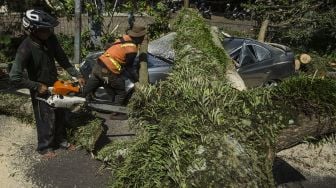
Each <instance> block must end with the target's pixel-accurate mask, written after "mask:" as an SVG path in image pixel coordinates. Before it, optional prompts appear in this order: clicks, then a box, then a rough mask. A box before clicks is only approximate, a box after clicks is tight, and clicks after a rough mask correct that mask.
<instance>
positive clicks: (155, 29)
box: [148, 3, 170, 39]
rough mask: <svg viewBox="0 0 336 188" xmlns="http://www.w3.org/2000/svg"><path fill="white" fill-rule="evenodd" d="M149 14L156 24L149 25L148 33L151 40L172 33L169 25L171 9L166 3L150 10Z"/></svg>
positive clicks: (158, 4)
mask: <svg viewBox="0 0 336 188" xmlns="http://www.w3.org/2000/svg"><path fill="white" fill-rule="evenodd" d="M148 12H149V14H150V15H151V16H153V17H154V23H152V24H150V25H149V28H148V33H149V37H150V38H151V39H156V38H159V37H160V36H161V35H162V34H165V33H168V32H169V31H170V29H169V27H168V25H169V8H168V7H167V5H165V4H164V3H157V4H156V7H155V8H154V9H153V8H150V9H149V10H148Z"/></svg>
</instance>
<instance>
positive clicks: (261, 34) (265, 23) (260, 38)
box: [258, 18, 269, 42]
mask: <svg viewBox="0 0 336 188" xmlns="http://www.w3.org/2000/svg"><path fill="white" fill-rule="evenodd" d="M268 24H269V19H268V18H267V19H265V20H264V21H263V23H262V24H261V28H260V31H259V35H258V41H260V42H265V36H266V32H267V27H268Z"/></svg>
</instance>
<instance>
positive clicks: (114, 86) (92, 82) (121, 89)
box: [83, 62, 126, 105]
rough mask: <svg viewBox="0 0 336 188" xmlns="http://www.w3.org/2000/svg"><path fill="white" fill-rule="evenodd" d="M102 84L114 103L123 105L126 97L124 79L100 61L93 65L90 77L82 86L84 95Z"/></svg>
mask: <svg viewBox="0 0 336 188" xmlns="http://www.w3.org/2000/svg"><path fill="white" fill-rule="evenodd" d="M101 86H103V87H104V89H105V90H106V92H107V93H108V94H109V95H110V96H111V97H112V101H111V102H112V103H113V104H114V105H123V104H124V101H125V99H126V90H125V79H124V78H123V77H122V76H121V75H117V74H114V73H112V72H111V71H109V70H108V69H107V68H106V67H105V66H104V65H103V64H102V63H98V62H97V63H96V64H95V65H94V66H93V69H92V73H91V75H90V78H89V79H88V80H87V83H86V85H85V86H84V88H83V94H84V96H87V95H89V94H91V93H93V92H95V91H96V90H97V89H98V88H99V87H101Z"/></svg>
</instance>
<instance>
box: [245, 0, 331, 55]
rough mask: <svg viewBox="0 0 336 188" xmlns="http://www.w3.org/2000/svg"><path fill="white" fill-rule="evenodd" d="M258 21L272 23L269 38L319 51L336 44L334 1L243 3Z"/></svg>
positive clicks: (323, 52)
mask: <svg viewBox="0 0 336 188" xmlns="http://www.w3.org/2000/svg"><path fill="white" fill-rule="evenodd" d="M247 6H248V7H249V8H250V9H251V10H252V11H253V12H254V13H255V14H256V19H257V20H258V21H259V23H261V21H262V20H263V19H265V18H266V17H268V18H269V19H270V20H271V22H272V25H273V29H272V39H271V40H272V41H273V42H279V43H284V44H287V45H290V46H292V47H298V48H300V49H302V50H303V51H308V50H313V51H316V52H318V53H320V54H322V55H323V54H326V53H330V52H332V51H334V49H335V48H336V46H335V42H336V34H335V33H336V32H335V31H336V28H335V27H336V22H335V19H334V18H335V16H336V10H335V9H336V2H335V1H318V0H297V1H287V0H273V1H268V0H261V1H258V2H255V3H251V4H248V5H247Z"/></svg>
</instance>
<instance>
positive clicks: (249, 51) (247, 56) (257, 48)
mask: <svg viewBox="0 0 336 188" xmlns="http://www.w3.org/2000/svg"><path fill="white" fill-rule="evenodd" d="M270 59H271V53H270V52H269V51H268V50H267V49H266V48H264V47H262V46H261V45H257V44H253V43H246V42H245V43H244V44H243V46H242V50H241V54H240V58H239V65H240V67H239V68H238V73H239V74H240V76H241V77H242V79H243V80H244V82H245V84H246V85H247V86H248V87H256V86H261V85H262V84H263V83H264V82H265V81H266V79H267V77H268V74H269V73H270V70H269V69H270V65H269V63H270Z"/></svg>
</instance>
